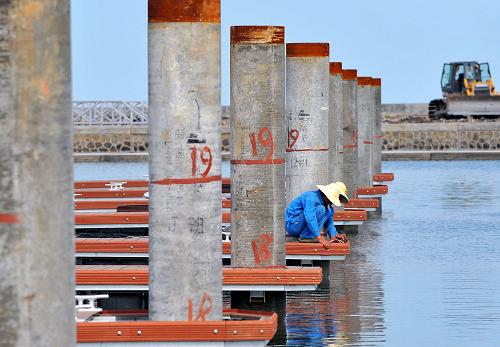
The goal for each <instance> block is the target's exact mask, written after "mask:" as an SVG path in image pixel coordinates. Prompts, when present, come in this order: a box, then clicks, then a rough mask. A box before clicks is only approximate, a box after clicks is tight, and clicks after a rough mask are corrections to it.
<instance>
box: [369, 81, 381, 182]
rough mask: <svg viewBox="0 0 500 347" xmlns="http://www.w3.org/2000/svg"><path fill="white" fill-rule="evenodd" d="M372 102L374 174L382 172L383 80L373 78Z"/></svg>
mask: <svg viewBox="0 0 500 347" xmlns="http://www.w3.org/2000/svg"><path fill="white" fill-rule="evenodd" d="M372 98H373V100H372V104H373V109H374V114H375V117H374V123H375V125H374V135H373V174H378V173H381V172H382V144H383V135H382V80H381V79H380V78H372Z"/></svg>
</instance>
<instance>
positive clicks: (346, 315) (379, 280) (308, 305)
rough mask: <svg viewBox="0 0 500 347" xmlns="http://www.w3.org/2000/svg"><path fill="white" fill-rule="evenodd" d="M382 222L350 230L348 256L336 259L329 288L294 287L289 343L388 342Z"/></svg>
mask: <svg viewBox="0 0 500 347" xmlns="http://www.w3.org/2000/svg"><path fill="white" fill-rule="evenodd" d="M378 227H379V223H378V222H377V221H374V222H372V223H370V225H367V226H365V227H363V228H362V229H360V230H359V232H358V233H356V234H353V235H351V237H350V238H351V245H352V251H351V255H350V256H349V257H348V259H347V260H346V261H345V262H332V263H331V266H330V288H329V289H326V290H325V289H323V290H320V291H316V292H312V293H290V294H289V295H288V307H287V329H288V344H287V345H288V346H372V345H379V344H382V343H383V342H384V292H383V273H382V271H381V268H380V264H378V262H377V259H376V255H377V254H378V253H379V249H380V246H379V245H380V240H379V237H380V235H379V232H378Z"/></svg>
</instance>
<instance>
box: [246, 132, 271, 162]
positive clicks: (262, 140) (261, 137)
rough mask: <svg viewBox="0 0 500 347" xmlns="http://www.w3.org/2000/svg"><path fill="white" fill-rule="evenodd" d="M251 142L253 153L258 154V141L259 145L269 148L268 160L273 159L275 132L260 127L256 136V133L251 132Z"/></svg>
mask: <svg viewBox="0 0 500 347" xmlns="http://www.w3.org/2000/svg"><path fill="white" fill-rule="evenodd" d="M249 136H250V144H251V145H252V155H253V156H257V155H258V152H257V141H258V143H259V145H260V146H261V147H263V148H267V149H268V152H267V156H266V160H271V159H272V158H273V154H274V142H273V134H272V133H271V130H270V129H269V128H260V130H259V133H258V135H257V136H255V133H250V134H249Z"/></svg>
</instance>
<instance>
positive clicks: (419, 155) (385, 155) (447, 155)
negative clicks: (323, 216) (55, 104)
mask: <svg viewBox="0 0 500 347" xmlns="http://www.w3.org/2000/svg"><path fill="white" fill-rule="evenodd" d="M73 158H74V162H75V163H89V162H90V163H98V162H105V163H115V162H147V161H148V154H147V152H136V153H125V152H115V153H109V152H102V153H75V154H74V155H73ZM222 160H223V161H225V160H229V152H223V153H222ZM382 160H384V161H405V160H421V161H423V160H450V161H451V160H500V150H451V151H446V150H438V151H425V150H424V151H401V150H398V151H382Z"/></svg>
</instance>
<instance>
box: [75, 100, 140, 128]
mask: <svg viewBox="0 0 500 347" xmlns="http://www.w3.org/2000/svg"><path fill="white" fill-rule="evenodd" d="M73 124H74V125H76V126H93V125H96V126H107V125H108V126H109V125H111V126H120V125H125V126H130V125H147V124H148V105H147V103H146V102H141V101H76V102H73Z"/></svg>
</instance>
